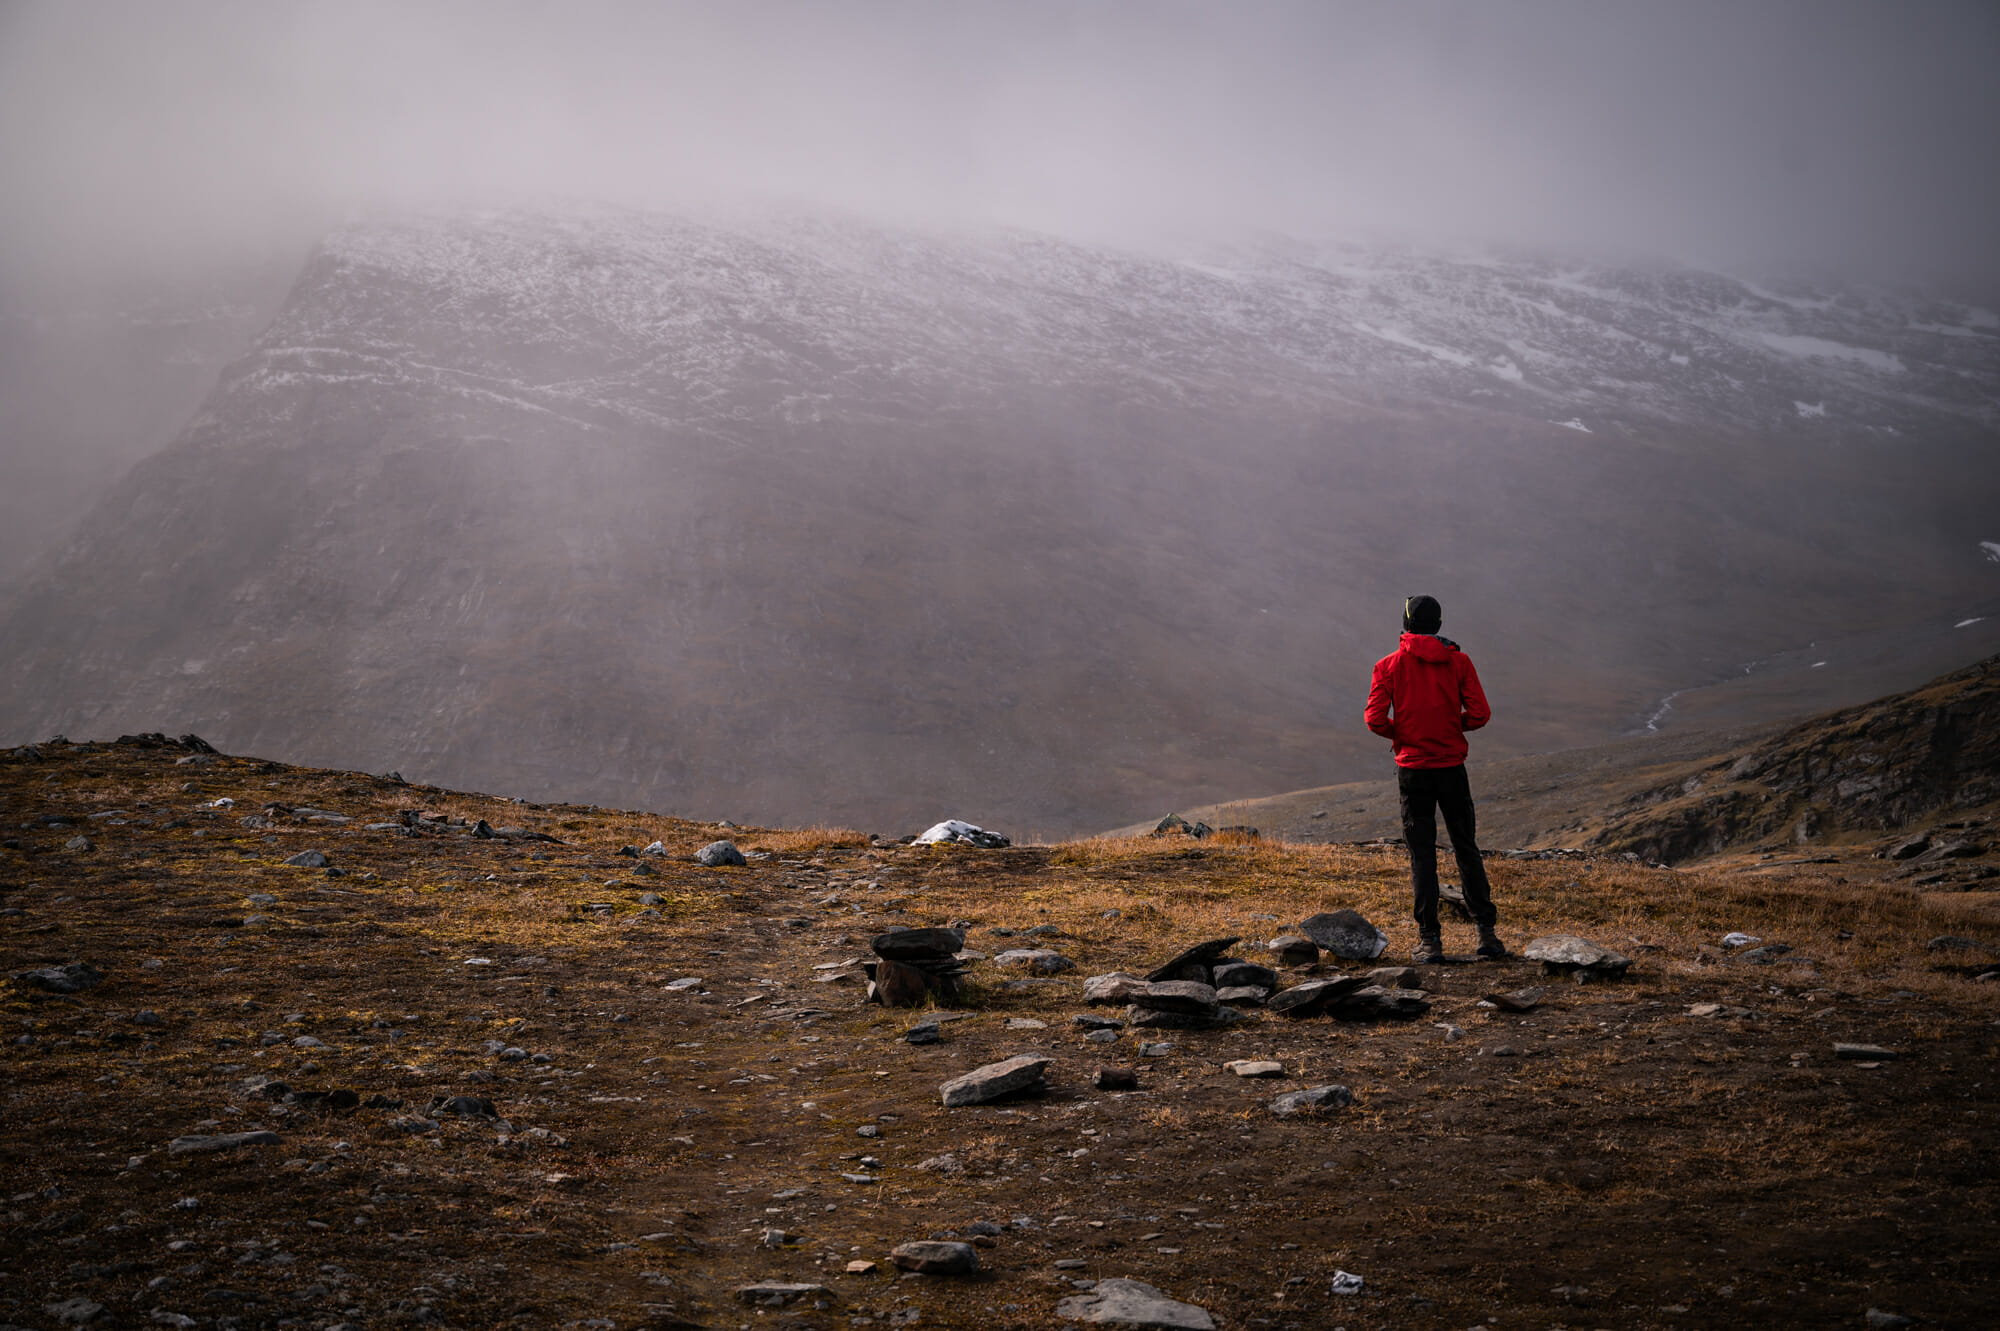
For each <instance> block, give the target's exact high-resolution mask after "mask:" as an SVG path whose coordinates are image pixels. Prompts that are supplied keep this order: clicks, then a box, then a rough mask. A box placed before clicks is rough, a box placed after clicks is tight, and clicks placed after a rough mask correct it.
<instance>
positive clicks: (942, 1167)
mask: <svg viewBox="0 0 2000 1331" xmlns="http://www.w3.org/2000/svg"><path fill="white" fill-rule="evenodd" d="M917 1169H918V1170H919V1171H920V1172H922V1173H925V1174H944V1175H947V1176H949V1175H955V1174H963V1173H964V1172H965V1163H964V1162H963V1161H961V1160H960V1159H959V1158H958V1157H957V1156H955V1155H951V1154H949V1153H947V1154H945V1155H934V1156H932V1157H931V1158H930V1159H928V1160H923V1161H919V1162H918V1164H917Z"/></svg>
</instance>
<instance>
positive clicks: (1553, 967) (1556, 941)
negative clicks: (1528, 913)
mask: <svg viewBox="0 0 2000 1331" xmlns="http://www.w3.org/2000/svg"><path fill="white" fill-rule="evenodd" d="M1751 941H1752V942H1755V941H1756V940H1755V939H1752V940H1751ZM1521 955H1522V956H1524V957H1526V958H1528V959H1529V960H1530V961H1539V962H1541V963H1542V969H1543V970H1544V971H1545V972H1547V973H1549V974H1551V975H1574V976H1576V977H1577V978H1579V979H1613V978H1615V977H1617V976H1620V975H1623V974H1624V973H1625V972H1626V971H1627V970H1629V969H1631V966H1632V959H1631V958H1630V957H1627V956H1622V955H1620V954H1619V953H1616V952H1613V951H1612V950H1611V949H1610V948H1608V947H1601V946H1599V945H1598V944H1596V943H1593V942H1591V941H1590V940H1589V939H1587V938H1578V937H1576V936H1575V935H1574V934H1550V935H1548V936H1546V937H1543V938H1537V939H1535V940H1534V941H1533V942H1531V943H1529V944H1528V945H1527V946H1526V947H1524V948H1522V949H1521Z"/></svg>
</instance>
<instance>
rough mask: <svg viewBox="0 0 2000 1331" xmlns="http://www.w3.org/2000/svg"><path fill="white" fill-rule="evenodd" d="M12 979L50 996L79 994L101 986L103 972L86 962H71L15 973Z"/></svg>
mask: <svg viewBox="0 0 2000 1331" xmlns="http://www.w3.org/2000/svg"><path fill="white" fill-rule="evenodd" d="M14 978H15V979H16V980H19V981H20V982H21V983H23V984H25V985H27V986H28V987H29V988H31V989H42V990H46V991H47V992H49V993H52V994H80V993H82V992H83V991H84V990H86V989H95V988H96V987H97V986H98V985H100V984H103V983H104V972H103V971H101V970H99V969H98V968H97V967H95V966H93V965H91V964H90V963H89V962H87V961H72V962H70V963H69V964H68V965H67V966H43V967H40V968H39V969H36V970H28V971H15V972H14Z"/></svg>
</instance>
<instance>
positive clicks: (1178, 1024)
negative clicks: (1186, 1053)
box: [1125, 1003, 1250, 1031]
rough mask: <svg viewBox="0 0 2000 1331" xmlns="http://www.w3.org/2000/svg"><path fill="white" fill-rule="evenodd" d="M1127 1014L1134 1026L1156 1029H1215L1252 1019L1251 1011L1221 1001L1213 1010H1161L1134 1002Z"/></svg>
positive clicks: (1127, 1009)
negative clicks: (1242, 1010)
mask: <svg viewBox="0 0 2000 1331" xmlns="http://www.w3.org/2000/svg"><path fill="white" fill-rule="evenodd" d="M1125 1016H1126V1018H1127V1019H1128V1020H1130V1021H1131V1023H1132V1024H1133V1025H1134V1026H1137V1027H1144V1028H1146V1029H1148V1030H1155V1031H1214V1030H1220V1029H1222V1028H1223V1027H1224V1026H1234V1025H1235V1024H1236V1023H1237V1022H1239V1021H1248V1020H1249V1019H1250V1014H1249V1013H1247V1012H1238V1011H1237V1010H1236V1009H1235V1008H1233V1007H1224V1006H1223V1005H1222V1004H1220V1003H1218V1004H1216V1006H1215V1009H1214V1010H1213V1011H1211V1012H1161V1011H1159V1010H1158V1009H1157V1008H1149V1007H1141V1006H1140V1005H1138V1004H1137V1003H1134V1004H1133V1005H1132V1006H1131V1007H1128V1008H1126V1009H1125Z"/></svg>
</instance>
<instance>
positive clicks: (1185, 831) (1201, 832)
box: [1153, 813, 1215, 841]
mask: <svg viewBox="0 0 2000 1331" xmlns="http://www.w3.org/2000/svg"><path fill="white" fill-rule="evenodd" d="M1214 834H1215V829H1214V828H1212V827H1210V826H1209V825H1208V824H1207V823H1191V822H1189V821H1188V820H1187V819H1185V818H1183V817H1181V816H1180V815H1179V814H1177V813H1170V814H1168V815H1167V816H1166V817H1164V818H1162V819H1160V821H1159V822H1158V823H1157V824H1156V825H1155V826H1154V828H1153V835H1154V836H1190V837H1193V838H1194V839H1195V840H1197V841H1201V840H1204V839H1206V838H1208V837H1210V836H1213V835H1214Z"/></svg>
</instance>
